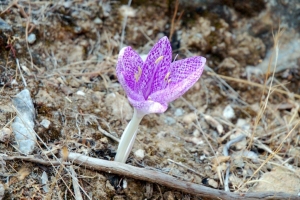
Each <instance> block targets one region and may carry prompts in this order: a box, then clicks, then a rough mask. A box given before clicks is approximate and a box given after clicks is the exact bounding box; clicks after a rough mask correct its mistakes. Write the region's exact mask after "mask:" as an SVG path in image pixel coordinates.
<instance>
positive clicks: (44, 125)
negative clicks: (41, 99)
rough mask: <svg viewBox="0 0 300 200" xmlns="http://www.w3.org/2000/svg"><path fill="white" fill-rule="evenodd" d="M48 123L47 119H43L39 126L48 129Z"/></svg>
mask: <svg viewBox="0 0 300 200" xmlns="http://www.w3.org/2000/svg"><path fill="white" fill-rule="evenodd" d="M50 123H51V122H50V121H49V120H48V119H43V120H42V121H41V123H40V124H41V125H42V126H43V127H45V128H46V129H48V128H49V126H50Z"/></svg>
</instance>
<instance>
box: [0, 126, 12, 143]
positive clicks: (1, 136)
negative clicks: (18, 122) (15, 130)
mask: <svg viewBox="0 0 300 200" xmlns="http://www.w3.org/2000/svg"><path fill="white" fill-rule="evenodd" d="M11 133H12V131H11V129H9V128H2V129H1V130H0V142H4V143H6V142H8V141H9V138H10V136H11Z"/></svg>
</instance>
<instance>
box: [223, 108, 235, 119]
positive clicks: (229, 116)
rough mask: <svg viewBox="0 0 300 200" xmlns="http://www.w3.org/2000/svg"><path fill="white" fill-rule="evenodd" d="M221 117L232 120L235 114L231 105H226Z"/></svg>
mask: <svg viewBox="0 0 300 200" xmlns="http://www.w3.org/2000/svg"><path fill="white" fill-rule="evenodd" d="M223 117H224V118H226V119H232V118H234V117H235V113H234V110H233V108H232V107H231V105H227V106H226V107H225V109H224V110H223Z"/></svg>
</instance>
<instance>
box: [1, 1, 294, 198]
mask: <svg viewBox="0 0 300 200" xmlns="http://www.w3.org/2000/svg"><path fill="white" fill-rule="evenodd" d="M167 2H168V3H167ZM182 2H183V1H181V4H180V6H179V8H178V12H177V15H176V19H175V21H174V22H175V23H172V17H173V14H174V9H175V5H176V2H175V1H166V2H164V1H162V2H161V3H155V2H152V1H136V2H135V1H134V2H133V4H132V5H131V7H130V8H128V7H124V6H123V7H122V3H124V4H126V3H127V2H122V3H121V2H119V1H91V0H87V1H74V2H73V1H67V2H63V1H57V2H56V1H54V2H47V1H32V2H30V4H29V3H28V1H19V2H18V3H15V4H12V3H11V2H9V1H7V2H5V1H4V2H1V6H0V10H1V14H0V17H1V18H2V19H3V21H4V22H2V23H0V29H1V32H0V86H1V88H0V130H1V131H2V132H3V131H4V130H6V129H5V128H10V126H11V122H12V120H13V119H14V117H15V116H16V113H15V111H14V110H13V108H12V106H11V98H12V97H13V96H14V95H16V94H17V93H18V92H20V91H21V90H22V89H24V84H23V82H22V79H21V77H20V71H19V70H18V69H17V65H16V61H15V60H16V59H19V62H20V66H21V68H22V69H21V70H22V73H23V75H24V77H25V79H26V82H27V85H28V86H27V88H28V89H29V90H30V92H31V97H32V99H33V102H34V105H35V109H36V110H35V111H36V121H35V122H36V124H35V131H36V133H37V134H38V135H39V136H40V137H41V139H42V140H43V141H44V142H45V143H46V144H47V146H48V147H49V148H50V149H56V148H57V149H59V150H61V148H62V147H63V146H66V147H67V149H68V151H70V152H77V153H82V154H85V155H89V156H91V157H97V158H101V159H106V160H113V159H114V155H115V152H116V149H117V145H118V144H117V142H116V141H114V140H112V139H111V138H109V137H106V136H105V135H103V133H102V132H101V131H99V128H98V127H99V126H100V127H101V128H102V129H104V130H105V131H107V132H109V133H110V134H111V135H113V136H115V137H118V138H120V136H121V134H122V131H123V130H124V129H125V127H126V125H127V123H128V121H129V120H130V117H131V115H132V112H133V110H132V108H131V107H130V105H129V103H128V101H127V99H126V96H125V94H124V91H123V90H122V88H121V86H120V84H119V83H118V81H117V78H116V74H115V67H116V60H117V55H118V52H119V48H120V45H121V43H120V41H121V34H122V26H123V21H124V13H129V14H132V16H128V20H127V24H126V29H125V30H126V34H125V39H124V44H125V45H130V46H133V48H135V49H136V50H137V51H138V52H139V53H141V54H145V53H147V52H148V51H149V50H150V48H151V46H153V44H154V43H155V42H156V41H157V40H158V39H159V38H160V37H161V36H163V35H167V36H169V35H170V30H172V28H173V30H174V32H173V33H172V35H173V36H172V38H171V43H172V47H173V53H174V56H175V55H176V54H178V57H177V59H181V58H185V57H189V56H191V55H201V56H204V57H206V58H207V65H208V67H210V68H207V69H206V70H205V72H204V74H203V75H202V77H201V79H200V80H199V81H198V82H197V83H196V84H195V85H194V86H193V87H192V88H191V89H190V90H189V91H188V92H187V93H186V94H185V95H184V96H183V98H179V99H178V100H176V101H174V102H172V103H171V104H170V105H169V109H168V110H167V111H166V112H165V113H164V114H151V115H147V116H145V117H144V118H143V120H142V122H141V125H140V127H139V132H138V135H137V140H136V142H135V145H134V147H133V150H132V154H131V155H130V157H129V159H128V160H127V163H128V164H129V165H134V166H138V167H146V168H150V169H155V170H159V171H161V172H164V173H167V174H170V175H172V176H175V177H177V178H178V179H181V180H185V181H188V182H193V183H197V184H204V185H206V186H208V187H213V188H216V189H220V190H224V186H223V185H222V183H223V179H224V174H225V168H224V166H223V164H224V162H222V163H219V164H218V162H217V161H216V157H217V158H220V159H221V158H222V156H223V147H224V145H225V144H226V143H227V142H228V141H230V140H231V139H233V138H234V137H236V136H238V135H239V134H244V135H246V136H247V137H246V138H245V139H244V140H242V141H241V142H239V143H237V144H234V145H232V147H231V148H230V150H229V155H230V163H231V165H230V172H231V175H230V177H229V183H230V189H231V191H240V192H241V191H242V192H247V191H248V190H249V189H250V190H251V191H263V190H265V191H268V190H272V189H273V188H276V187H275V186H274V187H269V186H268V183H269V182H268V181H264V179H263V177H264V176H263V175H265V174H266V173H267V172H268V173H271V172H273V171H275V170H278V168H280V172H281V173H287V174H289V176H294V177H296V178H295V179H296V180H293V181H295V182H296V183H298V184H295V187H294V188H292V189H291V188H290V187H288V188H287V189H286V190H285V189H284V188H282V187H284V186H280V187H281V189H282V190H281V191H283V192H287V193H291V194H297V191H298V192H299V190H300V188H299V185H300V184H299V182H300V181H299V180H300V179H299V176H300V175H299V166H300V163H299V158H300V156H299V155H300V153H299V152H300V146H299V141H300V140H299V139H300V138H299V128H298V122H299V96H297V94H299V83H300V80H299V67H300V66H299V63H300V62H299V60H300V57H299V56H298V57H292V58H291V59H293V62H295V63H296V64H295V65H292V66H290V65H289V63H292V62H286V64H283V65H282V66H281V65H280V66H281V67H282V69H281V70H280V71H277V73H275V76H274V81H273V85H272V86H273V88H275V86H276V88H277V89H278V90H279V91H272V92H271V94H270V96H267V93H263V88H264V85H266V86H269V85H270V80H271V79H270V77H271V75H272V71H270V70H268V71H264V70H260V69H263V67H261V65H260V64H261V63H263V61H264V60H268V58H269V57H268V55H269V54H268V53H269V52H270V49H271V48H272V46H273V43H274V40H273V38H272V31H275V32H276V30H277V29H278V26H279V25H278V21H279V20H280V21H281V25H280V27H285V28H286V31H285V32H284V33H283V34H284V35H283V36H282V37H281V38H283V40H282V43H283V45H284V44H289V43H293V41H294V40H295V41H299V35H298V34H296V33H297V30H299V27H300V25H299V23H298V24H297V22H292V20H293V19H295V18H296V17H298V18H299V16H298V15H299V13H298V14H297V12H296V10H295V8H294V7H296V6H293V5H291V4H293V3H289V2H287V3H285V2H286V1H280V0H278V1H275V4H271V3H270V2H268V3H263V2H264V1H257V2H259V3H257V4H251V3H245V5H244V6H245V7H243V5H241V4H235V3H234V1H214V3H210V1H207V2H206V1H203V2H202V3H199V2H198V1H191V2H194V4H192V3H191V4H192V5H190V4H187V3H182ZM295 4H296V3H295ZM297 4H299V3H297ZM298 6H299V5H298ZM258 7H259V8H260V9H257V8H258ZM245 9H246V10H245ZM251 9H252V10H251ZM287 9H291V10H292V11H291V12H289V13H287V12H286V10H287ZM183 11H184V12H183ZM246 11H247V12H246ZM131 12H132V13H131ZM181 12H183V14H182V15H180V13H181ZM275 13H276V15H275ZM295 21H296V20H295ZM298 21H299V20H298ZM1 24H2V25H1ZM9 27H10V28H9ZM171 27H172V28H171ZM30 34H35V36H36V41H34V42H33V43H32V44H28V43H27V41H26V35H30ZM287 49H288V48H287ZM285 52H288V51H285ZM297 52H299V50H297ZM279 54H280V52H279ZM283 54H284V53H283ZM284 55H285V56H287V57H288V56H291V55H292V54H289V53H287V54H284ZM298 55H300V54H298ZM279 56H280V55H279ZM280 58H281V57H280ZM287 59H288V58H287ZM279 60H280V59H279ZM279 64H280V63H279ZM253 66H259V67H253ZM260 67H261V68H260ZM264 69H266V68H264ZM215 73H216V74H220V75H223V76H226V77H218V76H217V75H216V74H215ZM228 77H229V78H233V79H228ZM266 77H267V78H266ZM241 80H246V82H244V83H243V82H242V81H241ZM253 83H255V84H258V85H259V86H257V85H254V84H253ZM265 90H266V91H267V90H268V87H266V88H265ZM282 91H285V93H284V92H282ZM294 94H296V95H294ZM267 97H268V98H267ZM265 102H267V104H266V106H265V107H263V106H262V105H264V103H265ZM227 106H229V107H227ZM225 107H227V109H233V111H234V116H232V117H226V115H225V114H224V110H225ZM43 119H47V120H49V121H50V126H49V128H45V127H43V126H42V125H41V124H40V123H41V122H42V120H43ZM295 126H296V128H295V129H294V130H292V129H293V128H294V127H295ZM218 128H219V129H218ZM1 131H0V132H1ZM286 136H288V137H286ZM0 139H1V137H0ZM38 144H39V146H38V147H36V149H35V151H34V152H33V155H34V157H37V158H41V159H45V160H47V159H50V160H52V159H53V160H55V159H54V158H53V157H52V156H49V157H48V158H47V157H45V156H44V154H43V152H45V151H46V148H45V146H44V145H43V144H42V143H41V142H40V141H39V142H38ZM15 145H16V144H15V141H14V137H13V134H11V135H10V137H8V139H6V140H4V139H3V141H2V142H1V143H0V153H1V154H0V164H1V166H2V168H0V177H1V183H2V184H3V185H4V186H5V196H4V199H44V198H45V197H46V196H47V195H48V197H49V196H50V197H51V199H63V198H66V199H74V196H73V193H72V192H73V186H72V178H71V176H70V175H69V173H68V172H67V167H66V168H65V169H62V170H59V168H61V166H60V167H57V166H50V167H49V166H44V165H41V164H36V163H32V162H27V161H22V160H13V161H4V160H2V159H1V157H2V156H3V154H5V155H7V156H16V155H19V153H18V151H17V150H16V149H15V148H14V146H15ZM281 145H282V146H281ZM278 147H281V148H280V149H278V151H277V152H276V156H275V157H273V158H271V157H270V156H271V155H272V152H275V150H276V149H277V148H278ZM139 149H142V150H144V151H145V156H144V158H142V159H140V158H138V157H135V156H134V152H136V151H137V150H139ZM56 153H57V152H56ZM56 155H57V156H58V157H59V153H57V154H56ZM253 155H254V156H257V159H254V158H253ZM264 161H266V162H264ZM176 163H181V164H183V165H184V166H185V167H182V166H180V165H178V164H176ZM73 167H74V169H75V171H76V173H77V176H78V179H79V184H80V186H81V187H82V188H83V189H84V191H85V192H86V194H87V195H88V196H89V197H90V198H91V199H168V200H169V199H170V200H171V199H186V200H188V199H201V197H199V196H194V195H191V194H186V193H182V192H181V191H175V190H173V189H170V188H167V187H165V186H161V185H158V184H155V183H149V182H144V181H140V180H135V179H131V178H126V177H119V176H114V175H111V174H109V173H107V172H99V171H93V170H89V169H86V168H83V167H81V166H78V165H74V166H73ZM189 169H191V170H189ZM193 171H195V172H196V173H195V172H193ZM43 172H45V173H46V174H47V175H48V177H49V180H48V182H47V184H46V185H48V186H49V188H50V190H49V192H46V190H45V189H44V188H43V186H44V185H43V184H42V181H41V177H42V174H43ZM58 172H59V173H60V174H59V175H57V173H58ZM291 174H292V175H291ZM261 177H262V180H260V178H261ZM282 177H283V178H282ZM282 177H280V178H281V179H280V181H285V180H284V178H287V177H288V176H286V177H285V176H282ZM124 180H125V181H124ZM276 180H278V179H274V183H272V184H276ZM272 181H273V179H272ZM278 181H279V180H278ZM286 181H288V180H286ZM124 183H127V186H125V185H124ZM244 183H246V184H244ZM258 183H259V184H258ZM263 183H265V185H262V184H263ZM51 185H53V188H51ZM256 188H257V190H256ZM262 188H263V189H262ZM71 191H72V192H71ZM0 196H1V195H0ZM82 196H83V199H89V198H88V197H87V196H86V195H85V194H84V193H83V192H82Z"/></svg>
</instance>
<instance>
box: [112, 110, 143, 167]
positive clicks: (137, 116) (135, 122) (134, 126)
mask: <svg viewBox="0 0 300 200" xmlns="http://www.w3.org/2000/svg"><path fill="white" fill-rule="evenodd" d="M143 117H144V114H141V113H139V112H138V111H137V110H136V109H134V113H133V116H132V119H131V121H130V122H129V124H128V125H127V127H126V128H125V130H124V132H123V134H122V136H121V140H120V142H119V146H118V150H117V154H116V157H115V161H117V162H122V163H125V162H126V160H127V158H128V156H129V153H130V151H131V149H132V146H133V143H134V140H135V137H136V134H137V130H138V127H139V124H140V122H141V120H142V118H143Z"/></svg>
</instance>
